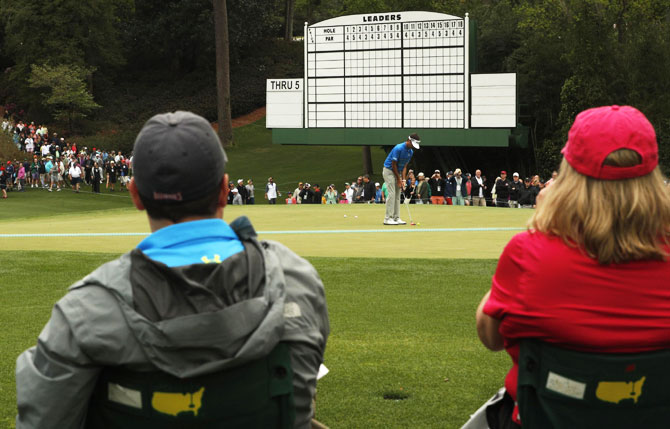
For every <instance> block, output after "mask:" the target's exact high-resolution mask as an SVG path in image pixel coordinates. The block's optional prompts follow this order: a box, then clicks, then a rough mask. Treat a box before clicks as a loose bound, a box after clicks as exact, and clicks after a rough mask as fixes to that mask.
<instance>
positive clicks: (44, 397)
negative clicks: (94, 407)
mask: <svg viewBox="0 0 670 429" xmlns="http://www.w3.org/2000/svg"><path fill="white" fill-rule="evenodd" d="M245 222H246V224H245ZM241 223H242V224H245V225H243V226H242V228H243V229H244V228H246V229H247V231H248V230H251V233H252V234H253V235H254V236H255V233H254V232H253V229H252V228H251V225H250V224H248V221H246V219H244V220H242V222H241ZM234 224H235V222H234V223H233V224H231V226H232V227H233V228H234V229H236V228H235V226H234ZM238 224H239V222H238ZM238 227H239V225H238ZM236 232H237V233H238V235H240V231H239V230H238V229H236ZM243 243H244V245H245V250H246V251H245V252H241V253H238V254H236V255H233V256H231V257H230V258H228V259H226V260H224V261H223V262H222V263H221V264H207V265H206V264H197V265H191V266H188V267H176V268H169V267H167V266H165V265H163V264H160V263H158V262H155V261H152V260H150V259H149V258H148V257H146V256H145V255H144V254H143V253H142V252H141V251H139V250H137V249H135V250H133V251H131V252H129V253H126V254H124V255H123V256H121V257H120V258H118V259H116V260H114V261H111V262H109V263H106V264H104V265H102V266H101V267H99V268H98V269H96V270H95V271H94V272H92V273H91V274H89V275H88V276H86V277H85V278H84V279H82V280H80V281H78V282H77V283H75V284H74V285H72V286H71V287H70V289H69V291H68V293H67V294H66V295H65V296H64V297H63V298H61V299H60V300H59V301H58V302H57V303H56V305H55V306H54V308H53V311H52V315H51V319H50V320H49V322H48V323H47V325H46V326H45V327H44V329H43V330H42V333H41V334H40V336H39V338H38V342H37V346H35V347H32V348H30V349H28V350H26V351H25V352H23V353H22V354H21V355H20V356H19V358H18V360H17V363H16V389H17V402H18V416H17V418H16V427H17V429H23V428H60V429H67V428H82V427H83V425H84V421H85V417H86V410H87V407H88V400H89V398H90V396H91V393H92V390H93V388H94V387H95V384H96V381H97V377H98V374H99V372H100V371H101V369H102V368H103V367H106V366H117V365H122V366H125V367H127V368H128V369H130V370H135V371H155V370H157V369H159V370H161V371H164V372H166V373H169V374H172V375H174V376H177V377H182V378H185V377H193V376H198V375H203V374H209V373H212V372H215V371H220V370H223V369H226V368H232V367H235V366H237V365H241V364H243V363H245V362H248V361H250V360H254V359H257V358H259V357H261V356H264V355H266V354H267V353H268V352H269V351H270V350H272V349H273V348H274V346H275V345H276V344H277V342H279V341H287V342H289V344H290V348H291V364H292V367H293V371H294V382H293V385H294V400H295V406H296V425H295V426H296V427H301V428H302V427H309V425H310V419H311V417H312V414H313V412H312V409H311V402H312V399H313V397H314V394H315V389H316V375H317V371H318V368H319V365H320V364H321V362H322V360H323V353H324V350H325V346H326V340H327V337H328V333H329V329H330V328H329V322H328V310H327V308H326V300H325V294H324V288H323V284H322V282H321V279H320V278H319V275H318V273H317V272H316V270H315V269H314V267H312V265H311V264H310V263H309V262H307V261H306V260H304V259H302V258H300V257H299V256H298V255H296V254H295V253H293V252H292V251H291V250H289V249H288V248H286V247H285V246H283V245H281V244H280V243H276V242H272V241H262V242H258V241H256V240H255V239H253V240H250V241H249V240H247V241H243ZM254 249H255V250H256V251H255V252H254V251H250V250H254ZM254 254H256V255H262V256H261V257H257V258H256V260H254V257H253V255H254Z"/></svg>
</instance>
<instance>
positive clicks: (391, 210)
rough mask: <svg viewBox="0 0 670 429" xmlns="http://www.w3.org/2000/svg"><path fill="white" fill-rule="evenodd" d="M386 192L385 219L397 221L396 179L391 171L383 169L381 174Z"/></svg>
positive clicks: (397, 193) (397, 192)
mask: <svg viewBox="0 0 670 429" xmlns="http://www.w3.org/2000/svg"><path fill="white" fill-rule="evenodd" d="M382 176H383V177H384V182H385V183H386V190H387V191H388V193H389V195H388V198H386V216H385V217H386V219H394V220H397V219H399V218H400V188H398V179H396V177H395V174H393V170H391V169H390V168H386V167H384V170H383V172H382Z"/></svg>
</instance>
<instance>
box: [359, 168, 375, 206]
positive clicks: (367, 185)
mask: <svg viewBox="0 0 670 429" xmlns="http://www.w3.org/2000/svg"><path fill="white" fill-rule="evenodd" d="M376 192H377V190H376V189H375V184H374V183H372V182H371V181H370V176H369V175H367V174H366V175H364V176H363V198H362V199H363V201H365V202H366V203H369V202H370V201H374V199H375V194H376Z"/></svg>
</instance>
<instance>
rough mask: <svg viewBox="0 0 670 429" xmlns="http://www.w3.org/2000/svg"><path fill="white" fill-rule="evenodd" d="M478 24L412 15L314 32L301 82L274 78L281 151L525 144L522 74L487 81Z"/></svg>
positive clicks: (340, 22)
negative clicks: (414, 138) (416, 139)
mask: <svg viewBox="0 0 670 429" xmlns="http://www.w3.org/2000/svg"><path fill="white" fill-rule="evenodd" d="M476 34H477V31H476V26H475V22H474V21H472V20H470V18H469V16H468V14H467V13H466V14H465V16H464V17H459V16H454V15H448V14H444V13H436V12H423V11H406V12H392V13H378V14H360V15H347V16H339V17H337V18H332V19H327V20H325V21H321V22H317V23H314V24H312V25H308V24H307V23H305V26H304V40H303V49H304V59H305V61H304V71H303V73H304V74H303V76H302V77H301V78H297V77H296V78H293V79H286V78H283V79H268V80H267V85H266V105H267V117H266V127H267V128H272V130H273V131H272V139H273V143H277V144H314V145H377V144H380V145H388V144H389V141H390V142H393V141H395V139H397V138H398V135H400V136H402V135H405V136H406V135H409V134H411V133H413V132H418V133H419V134H421V135H422V136H424V137H425V145H426V146H489V147H494V146H497V147H505V146H508V145H509V144H510V141H512V142H514V143H515V144H516V143H517V141H518V144H519V145H523V144H524V142H525V141H526V139H525V138H524V136H525V135H527V129H524V128H519V127H518V126H517V109H518V106H517V82H516V74H514V73H477V63H476V58H477V55H476Z"/></svg>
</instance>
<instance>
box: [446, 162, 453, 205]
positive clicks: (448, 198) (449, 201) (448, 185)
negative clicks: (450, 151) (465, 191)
mask: <svg viewBox="0 0 670 429" xmlns="http://www.w3.org/2000/svg"><path fill="white" fill-rule="evenodd" d="M453 177H454V172H453V171H448V172H447V178H446V179H445V184H444V199H445V200H446V202H447V205H449V206H450V205H452V204H453V203H454V202H453V200H452V198H453V197H454V195H455V190H454V186H453V185H452V183H451V179H452V178H453Z"/></svg>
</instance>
